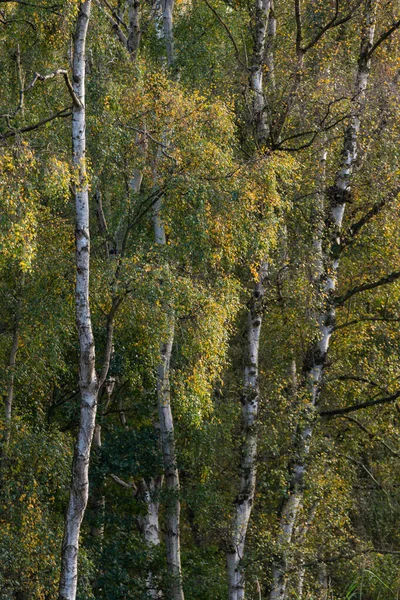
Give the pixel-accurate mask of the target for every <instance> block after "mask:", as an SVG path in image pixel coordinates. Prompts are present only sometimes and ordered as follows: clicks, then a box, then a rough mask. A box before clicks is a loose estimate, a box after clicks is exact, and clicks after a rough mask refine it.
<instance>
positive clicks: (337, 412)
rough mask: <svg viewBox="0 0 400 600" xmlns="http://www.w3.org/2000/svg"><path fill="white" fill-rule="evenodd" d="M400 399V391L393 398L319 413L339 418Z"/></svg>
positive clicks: (389, 397) (387, 397)
mask: <svg viewBox="0 0 400 600" xmlns="http://www.w3.org/2000/svg"><path fill="white" fill-rule="evenodd" d="M399 397H400V391H399V392H396V393H395V394H392V395H391V396H385V397H383V398H376V399H375V400H367V401H366V402H362V403H360V404H353V405H351V406H345V407H344V408H333V409H332V410H322V411H320V413H319V416H320V417H327V418H331V417H338V416H342V415H347V414H348V413H351V412H355V411H357V410H362V409H364V408H370V407H371V406H377V405H380V404H389V403H390V402H394V401H395V400H397V398H399Z"/></svg>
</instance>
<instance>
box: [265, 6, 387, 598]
mask: <svg viewBox="0 0 400 600" xmlns="http://www.w3.org/2000/svg"><path fill="white" fill-rule="evenodd" d="M375 12H376V0H367V2H366V13H365V27H364V31H363V35H362V42H361V49H360V56H359V60H358V69H357V75H356V82H355V93H354V97H353V101H352V111H351V112H352V114H351V117H350V120H349V124H348V126H347V128H346V130H345V134H344V144H343V151H342V161H341V165H340V168H339V170H338V172H337V174H336V177H335V183H334V185H333V186H332V187H331V188H329V189H328V190H327V193H326V196H327V202H326V204H327V212H328V214H327V218H326V219H325V222H324V230H323V231H322V235H321V234H318V235H321V238H319V239H318V238H317V239H315V240H314V244H313V247H314V251H315V256H316V265H317V266H318V269H320V270H321V274H320V275H318V272H317V277H316V280H317V281H316V283H315V286H316V296H317V298H318V300H317V305H318V307H319V308H318V309H317V311H316V320H317V323H318V337H317V340H316V341H315V343H314V344H312V346H311V347H310V349H309V351H308V353H307V356H306V359H305V363H304V367H303V369H304V376H305V383H306V385H307V387H308V390H309V403H308V404H307V405H306V406H305V409H304V414H303V415H302V419H301V425H300V424H299V426H298V428H297V432H296V438H295V443H294V452H293V459H292V461H291V464H290V465H289V495H288V497H287V498H286V499H285V500H284V502H283V503H282V507H281V510H280V519H279V521H280V525H279V527H280V533H279V537H278V544H277V546H278V552H277V557H276V560H275V562H274V565H273V569H272V580H273V581H272V587H271V593H270V600H283V599H285V598H286V583H287V577H288V572H287V571H288V568H287V567H288V557H289V553H288V548H289V546H290V544H291V542H292V537H293V531H294V526H295V522H296V518H297V514H298V511H299V509H300V508H301V506H302V501H303V495H304V478H305V473H306V468H307V464H306V463H307V457H308V455H309V451H310V444H311V437H312V433H313V428H314V422H315V404H316V402H317V400H318V397H319V393H320V389H321V383H322V376H323V371H324V367H325V363H326V357H327V353H328V350H329V344H330V339H331V336H332V333H333V329H334V326H335V319H336V312H335V305H334V302H333V294H334V291H335V289H336V285H337V271H338V267H339V256H340V235H341V229H342V221H343V216H344V210H345V206H346V202H347V201H348V200H349V199H350V194H351V191H350V183H351V178H352V173H353V169H354V165H355V162H356V159H357V143H358V134H359V131H360V118H361V115H362V112H363V108H364V104H365V91H366V87H367V83H368V76H369V72H370V64H371V59H370V55H369V51H370V49H371V47H372V45H373V40H374V33H375ZM319 252H321V259H320V258H319V257H318V253H319Z"/></svg>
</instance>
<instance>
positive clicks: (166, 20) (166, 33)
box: [161, 0, 175, 67]
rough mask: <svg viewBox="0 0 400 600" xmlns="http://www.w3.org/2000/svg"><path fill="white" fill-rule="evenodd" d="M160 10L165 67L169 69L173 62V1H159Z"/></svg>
mask: <svg viewBox="0 0 400 600" xmlns="http://www.w3.org/2000/svg"><path fill="white" fill-rule="evenodd" d="M161 8H162V18H163V37H164V40H165V49H166V52H167V65H168V66H169V67H172V66H173V65H174V62H175V50H174V31H173V25H174V22H173V11H174V0H161Z"/></svg>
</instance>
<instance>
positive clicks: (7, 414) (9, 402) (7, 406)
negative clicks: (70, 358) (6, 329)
mask: <svg viewBox="0 0 400 600" xmlns="http://www.w3.org/2000/svg"><path fill="white" fill-rule="evenodd" d="M18 313H19V308H18ZM18 313H17V316H16V318H15V323H14V327H13V337H12V344H11V350H10V358H9V362H8V386H7V395H6V397H5V400H4V419H5V423H4V428H5V430H4V438H3V444H2V449H1V455H2V460H5V459H6V457H7V452H8V446H9V444H10V438H11V418H12V407H13V401H14V383H15V363H16V358H17V352H18V343H19V323H18V321H19V316H18Z"/></svg>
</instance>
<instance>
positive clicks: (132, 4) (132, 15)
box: [127, 0, 142, 61]
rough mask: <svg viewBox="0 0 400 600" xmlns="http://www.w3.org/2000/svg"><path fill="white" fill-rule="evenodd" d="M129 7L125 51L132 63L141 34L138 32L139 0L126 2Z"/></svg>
mask: <svg viewBox="0 0 400 600" xmlns="http://www.w3.org/2000/svg"><path fill="white" fill-rule="evenodd" d="M128 6H129V35H128V38H127V49H128V52H129V54H130V55H131V59H132V60H133V61H135V60H136V57H137V53H138V50H139V45H140V38H141V35H142V32H141V30H140V2H139V0H128Z"/></svg>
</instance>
